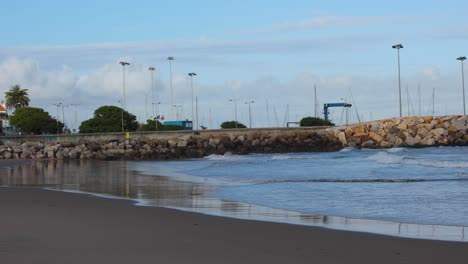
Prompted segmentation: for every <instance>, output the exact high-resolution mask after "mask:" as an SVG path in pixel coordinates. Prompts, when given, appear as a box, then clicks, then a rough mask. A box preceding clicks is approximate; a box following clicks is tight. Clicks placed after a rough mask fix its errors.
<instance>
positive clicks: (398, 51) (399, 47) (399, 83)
mask: <svg viewBox="0 0 468 264" xmlns="http://www.w3.org/2000/svg"><path fill="white" fill-rule="evenodd" d="M392 48H394V49H396V50H397V53H398V97H399V101H400V117H402V116H403V113H402V107H401V78H400V49H402V48H403V45H402V44H396V45H393V46H392Z"/></svg>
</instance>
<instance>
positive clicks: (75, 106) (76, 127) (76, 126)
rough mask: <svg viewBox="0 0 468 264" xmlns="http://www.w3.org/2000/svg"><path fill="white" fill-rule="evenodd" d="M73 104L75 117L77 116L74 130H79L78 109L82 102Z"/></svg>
mask: <svg viewBox="0 0 468 264" xmlns="http://www.w3.org/2000/svg"><path fill="white" fill-rule="evenodd" d="M70 105H71V106H73V107H74V108H75V113H74V118H75V120H74V121H75V122H74V125H73V132H77V131H78V112H77V110H76V108H77V106H79V105H80V104H70Z"/></svg>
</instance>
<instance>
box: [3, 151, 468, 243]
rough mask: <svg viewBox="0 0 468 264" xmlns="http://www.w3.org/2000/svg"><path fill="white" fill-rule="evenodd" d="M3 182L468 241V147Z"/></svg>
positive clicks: (59, 169)
mask: <svg viewBox="0 0 468 264" xmlns="http://www.w3.org/2000/svg"><path fill="white" fill-rule="evenodd" d="M19 168H21V169H19ZM38 168H39V169H38ZM29 170H30V172H28V171H29ZM30 175H35V176H34V177H32V176H30ZM41 175H42V176H41ZM0 185H1V186H38V187H44V188H48V189H51V190H61V191H69V192H79V193H86V194H92V195H98V196H103V197H108V198H122V199H132V200H135V201H136V203H137V204H138V205H142V206H163V207H169V208H175V209H179V210H187V211H193V212H198V213H205V214H212V215H218V216H225V217H235V218H242V219H250V220H260V221H273V222H284V223H289V224H299V225H311V226H319V227H325V228H333V229H343V230H351V231H359V232H371V233H379V234H386V235H394V236H402V237H410V238H422V239H438V240H451V241H468V238H467V237H468V232H467V233H465V227H467V228H468V206H467V205H468V147H432V148H392V149H385V150H383V149H379V150H370V149H353V148H345V149H343V150H341V151H338V152H321V153H282V154H250V155H233V154H229V153H227V154H225V155H210V156H207V157H205V158H201V159H188V160H179V161H106V162H105V161H76V162H63V163H57V162H55V163H53V164H39V165H38V164H37V163H34V164H33V163H31V164H28V165H24V164H22V165H21V166H20V165H18V166H7V167H6V168H5V167H3V168H2V169H1V170H0Z"/></svg>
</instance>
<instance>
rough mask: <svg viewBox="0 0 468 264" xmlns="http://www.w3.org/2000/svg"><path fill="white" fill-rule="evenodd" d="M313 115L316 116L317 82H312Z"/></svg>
mask: <svg viewBox="0 0 468 264" xmlns="http://www.w3.org/2000/svg"><path fill="white" fill-rule="evenodd" d="M314 117H318V116H317V84H314Z"/></svg>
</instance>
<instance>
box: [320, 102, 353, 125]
mask: <svg viewBox="0 0 468 264" xmlns="http://www.w3.org/2000/svg"><path fill="white" fill-rule="evenodd" d="M351 106H353V105H352V104H348V103H328V104H324V105H323V116H324V118H325V120H327V121H329V120H328V115H329V114H330V112H328V108H330V107H351Z"/></svg>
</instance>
